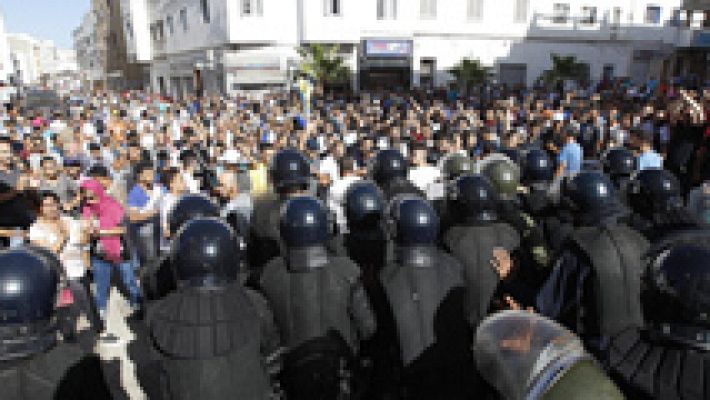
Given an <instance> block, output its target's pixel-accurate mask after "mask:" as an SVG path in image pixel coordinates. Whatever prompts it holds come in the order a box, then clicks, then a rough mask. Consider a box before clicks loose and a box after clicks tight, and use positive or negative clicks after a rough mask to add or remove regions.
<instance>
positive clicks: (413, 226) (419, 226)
mask: <svg viewBox="0 0 710 400" xmlns="http://www.w3.org/2000/svg"><path fill="white" fill-rule="evenodd" d="M389 207H390V208H389V212H388V214H387V215H388V218H389V222H388V225H389V226H390V233H391V234H392V236H393V239H394V240H395V242H396V243H397V245H399V246H432V245H434V244H435V243H436V238H437V234H438V232H439V217H438V215H436V211H434V208H432V206H431V205H430V204H429V203H428V202H427V201H426V200H424V199H422V198H420V197H416V196H411V195H402V196H401V197H396V198H395V199H393V200H392V202H391V203H390V206H389Z"/></svg>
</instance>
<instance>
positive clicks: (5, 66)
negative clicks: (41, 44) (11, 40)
mask: <svg viewBox="0 0 710 400" xmlns="http://www.w3.org/2000/svg"><path fill="white" fill-rule="evenodd" d="M11 73H12V63H11V61H10V51H9V48H8V45H7V33H6V32H5V17H4V15H3V14H2V13H1V12H0V82H7V81H8V78H9V76H10V74H11Z"/></svg>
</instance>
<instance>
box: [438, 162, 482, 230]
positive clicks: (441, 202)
mask: <svg viewBox="0 0 710 400" xmlns="http://www.w3.org/2000/svg"><path fill="white" fill-rule="evenodd" d="M473 170H474V164H473V160H471V159H470V158H468V157H466V156H464V155H462V154H458V153H455V154H449V155H448V156H446V158H444V159H443V160H442V162H441V175H442V178H443V179H442V181H441V182H438V185H440V186H441V188H439V189H437V190H435V192H437V194H439V195H440V197H438V198H434V199H433V200H432V205H433V207H434V209H435V210H436V212H437V214H439V218H440V222H441V232H444V231H446V229H447V228H448V227H449V226H451V224H452V221H450V220H451V219H452V218H453V216H452V215H450V214H449V212H448V209H447V208H446V205H447V201H446V197H447V190H448V188H449V187H450V185H451V184H452V182H454V181H455V180H456V179H457V178H458V177H460V176H462V175H466V174H470V173H472V172H473Z"/></svg>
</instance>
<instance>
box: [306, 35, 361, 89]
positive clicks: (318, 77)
mask: <svg viewBox="0 0 710 400" xmlns="http://www.w3.org/2000/svg"><path fill="white" fill-rule="evenodd" d="M339 51H340V46H338V45H324V44H312V45H309V46H303V47H301V48H299V49H298V53H299V55H300V56H301V64H300V72H301V73H302V74H304V75H307V76H308V77H310V78H311V79H313V81H314V82H315V83H316V84H320V85H322V86H327V85H339V84H345V83H347V82H348V81H349V80H350V69H349V68H348V67H347V66H346V65H345V63H344V61H343V58H342V57H341V56H340V55H339V54H338V53H339Z"/></svg>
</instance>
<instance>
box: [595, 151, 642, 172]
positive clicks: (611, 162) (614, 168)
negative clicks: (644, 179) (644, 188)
mask: <svg viewBox="0 0 710 400" xmlns="http://www.w3.org/2000/svg"><path fill="white" fill-rule="evenodd" d="M602 164H603V165H604V172H605V173H607V174H609V176H611V177H612V178H615V177H619V176H630V175H631V174H632V173H634V171H635V170H636V158H635V157H634V154H633V153H632V152H631V151H629V150H628V149H625V148H615V149H611V150H609V151H608V152H607V153H606V155H605V156H604V159H603V160H602Z"/></svg>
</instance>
